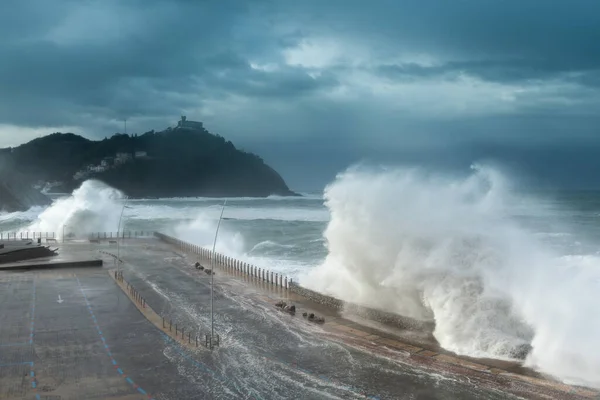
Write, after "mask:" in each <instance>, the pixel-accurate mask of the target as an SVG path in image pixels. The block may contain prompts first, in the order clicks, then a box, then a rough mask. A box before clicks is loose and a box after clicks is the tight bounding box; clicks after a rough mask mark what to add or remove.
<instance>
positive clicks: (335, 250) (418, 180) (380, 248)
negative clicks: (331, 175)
mask: <svg viewBox="0 0 600 400" xmlns="http://www.w3.org/2000/svg"><path fill="white" fill-rule="evenodd" d="M518 200H519V196H517V194H516V193H515V192H514V191H512V190H511V187H510V184H509V182H508V181H507V180H506V179H505V177H504V176H503V175H502V174H501V173H500V172H499V171H497V170H495V169H493V168H489V167H486V166H474V167H473V171H472V174H470V175H469V176H467V177H464V178H460V179H457V178H452V177H444V176H439V175H432V174H427V173H425V172H423V171H419V170H417V169H396V170H385V171H373V170H368V169H358V168H355V169H350V170H348V171H346V172H345V173H343V174H341V175H339V176H338V178H337V180H336V181H335V182H334V183H332V184H331V185H329V186H328V187H327V188H326V190H325V203H326V206H327V207H328V208H329V210H330V213H331V220H330V223H329V225H328V227H327V229H326V231H325V234H324V236H325V239H326V242H327V247H328V255H327V257H326V259H325V261H324V262H323V263H322V264H321V265H320V266H318V267H316V268H315V269H313V270H312V271H311V272H310V273H309V274H308V275H307V276H305V277H304V278H303V279H302V283H303V284H304V285H306V286H308V287H311V288H313V289H315V290H318V291H322V292H325V293H329V294H332V295H335V296H337V297H340V298H342V299H344V300H347V301H353V302H359V303H362V304H366V305H370V306H374V307H378V308H382V309H384V310H388V311H392V312H396V313H400V314H403V315H406V316H410V317H413V318H417V319H420V320H429V321H435V326H436V327H435V331H434V336H435V337H436V339H437V340H438V341H439V343H440V344H441V345H442V346H443V347H444V348H446V349H448V350H451V351H454V352H456V353H458V354H463V355H469V356H474V357H493V358H501V359H514V358H516V357H518V356H519V353H522V350H523V349H524V348H529V346H531V348H530V351H529V353H528V355H527V359H526V361H525V364H526V365H528V366H530V367H533V368H537V369H539V370H541V371H543V372H546V373H549V374H552V375H554V376H557V377H559V378H561V379H562V380H563V381H566V382H571V383H582V384H586V385H590V386H595V387H599V386H600V352H598V351H597V350H598V348H599V347H600V320H598V319H597V318H596V317H595V316H596V315H597V305H598V304H600V290H599V289H600V285H599V282H600V259H599V258H598V257H596V256H594V255H586V256H583V257H571V256H568V255H565V254H559V253H555V250H554V249H550V248H547V247H546V246H545V245H543V244H542V243H541V242H539V241H537V239H536V236H535V235H534V234H532V233H530V232H528V231H527V230H525V229H524V228H522V227H521V226H520V225H519V224H518V222H517V221H516V220H515V219H514V218H513V217H512V216H511V215H510V213H509V207H508V205H509V204H510V203H511V202H514V201H518ZM528 201H529V202H534V200H532V199H528ZM590 264H592V265H593V268H592V267H590Z"/></svg>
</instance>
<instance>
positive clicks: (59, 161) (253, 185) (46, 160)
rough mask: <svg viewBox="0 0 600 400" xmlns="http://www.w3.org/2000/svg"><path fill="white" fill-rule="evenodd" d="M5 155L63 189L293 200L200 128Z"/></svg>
mask: <svg viewBox="0 0 600 400" xmlns="http://www.w3.org/2000/svg"><path fill="white" fill-rule="evenodd" d="M188 122H189V121H188ZM0 151H1V152H2V153H3V154H4V156H5V158H6V159H7V161H8V163H9V165H10V168H12V169H15V170H18V171H19V172H20V173H21V174H23V176H25V177H27V178H26V180H27V181H28V183H30V184H33V183H39V182H57V181H58V182H61V183H62V184H61V185H59V186H58V187H56V188H55V190H56V191H61V192H70V191H72V190H73V189H75V188H76V187H78V186H79V185H80V184H81V183H82V182H83V181H84V180H85V179H89V178H94V179H98V180H101V181H103V182H105V183H106V184H108V185H110V186H112V187H115V188H117V189H119V190H122V191H123V192H124V193H125V194H127V195H129V196H131V197H186V196H207V197H226V196H227V197H246V196H247V197H266V196H269V195H282V196H291V195H296V194H295V193H293V192H292V191H291V190H290V189H289V188H288V186H287V185H286V183H285V182H284V180H283V178H282V177H281V176H280V175H279V174H278V173H277V172H276V171H275V170H274V169H272V168H271V167H269V166H268V165H267V164H265V162H264V161H263V160H262V159H261V158H260V157H259V156H257V155H255V154H252V153H248V152H245V151H241V150H239V149H236V148H235V146H234V145H233V144H232V143H231V142H230V141H226V140H225V139H224V138H223V137H221V136H218V135H213V134H211V133H209V132H208V131H206V130H205V129H204V128H202V127H200V128H199V127H197V126H196V127H193V128H187V127H186V128H180V127H177V128H174V129H171V128H169V129H167V130H165V131H162V132H154V131H150V132H146V133H144V134H143V135H139V136H138V135H125V134H116V135H114V136H112V137H110V138H106V139H104V140H100V141H93V140H88V139H85V138H83V137H81V136H78V135H74V134H72V133H53V134H51V135H48V136H45V137H41V138H38V139H35V140H32V141H31V142H29V143H26V144H23V145H21V146H18V147H15V148H12V149H2V150H0Z"/></svg>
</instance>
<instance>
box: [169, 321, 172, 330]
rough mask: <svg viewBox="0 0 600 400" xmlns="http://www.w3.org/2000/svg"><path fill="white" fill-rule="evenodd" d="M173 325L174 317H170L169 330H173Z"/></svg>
mask: <svg viewBox="0 0 600 400" xmlns="http://www.w3.org/2000/svg"><path fill="white" fill-rule="evenodd" d="M172 326H173V320H172V319H170V320H169V332H171V330H172V329H171V327H172Z"/></svg>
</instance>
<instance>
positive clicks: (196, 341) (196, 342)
mask: <svg viewBox="0 0 600 400" xmlns="http://www.w3.org/2000/svg"><path fill="white" fill-rule="evenodd" d="M196 347H198V335H196Z"/></svg>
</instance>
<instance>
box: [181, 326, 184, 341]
mask: <svg viewBox="0 0 600 400" xmlns="http://www.w3.org/2000/svg"><path fill="white" fill-rule="evenodd" d="M184 330H185V328H181V338H182V339H185V336H183V331H184Z"/></svg>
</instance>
